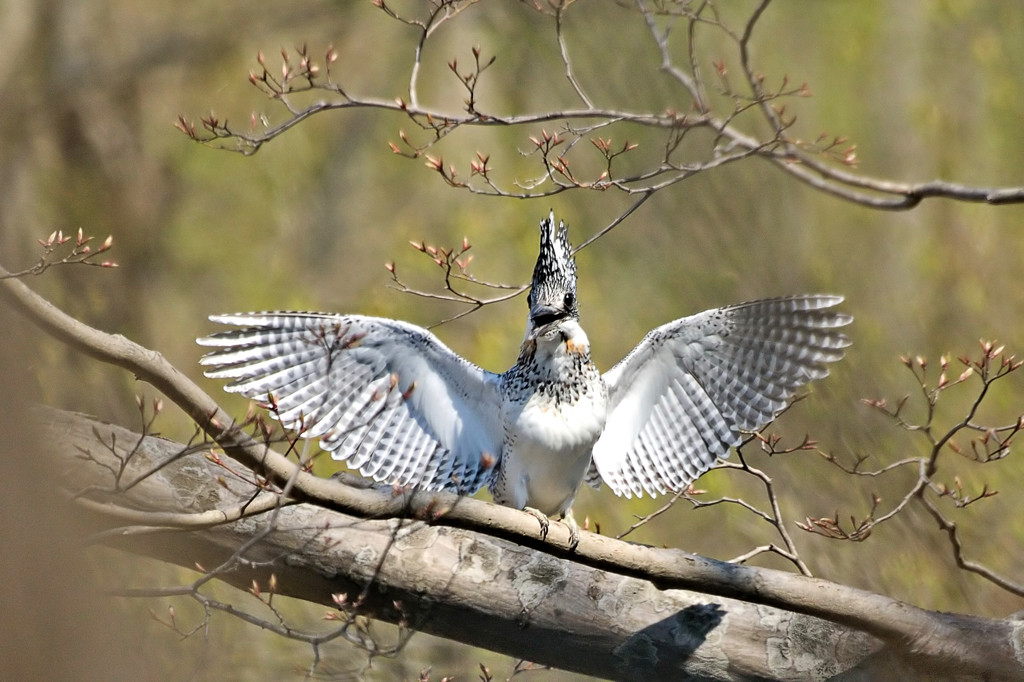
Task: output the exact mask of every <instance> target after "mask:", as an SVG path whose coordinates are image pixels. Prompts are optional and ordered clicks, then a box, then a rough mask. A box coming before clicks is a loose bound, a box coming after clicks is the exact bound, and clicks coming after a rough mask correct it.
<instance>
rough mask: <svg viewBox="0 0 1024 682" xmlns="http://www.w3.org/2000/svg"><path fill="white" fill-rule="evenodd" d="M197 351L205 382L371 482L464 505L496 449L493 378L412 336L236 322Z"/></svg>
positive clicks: (273, 321)
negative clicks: (260, 406) (260, 408)
mask: <svg viewBox="0 0 1024 682" xmlns="http://www.w3.org/2000/svg"><path fill="white" fill-rule="evenodd" d="M210 319H211V320H212V321H214V322H219V323H221V324H229V325H237V326H238V327H239V328H237V329H231V330H228V331H223V332H219V333H216V334H213V335H211V336H208V337H205V338H201V339H197V343H199V344H200V345H202V346H208V347H212V348H213V349H214V350H213V351H211V352H210V353H208V354H207V355H204V356H203V357H202V359H201V360H200V363H201V364H203V365H205V366H206V367H208V369H206V370H205V373H206V376H208V377H211V378H214V379H230V380H232V381H231V383H230V384H228V385H227V386H226V387H225V390H227V391H230V392H235V393H241V394H243V395H245V396H248V397H249V398H253V399H255V400H258V401H261V402H263V403H265V404H267V405H268V406H269V407H270V408H271V413H272V414H273V416H274V417H275V418H277V419H279V420H280V421H281V423H282V424H283V425H285V426H287V427H288V428H290V429H293V430H295V431H297V432H299V433H300V435H301V436H302V437H304V438H319V439H320V445H321V447H322V448H323V449H324V450H328V451H330V452H331V454H332V456H333V457H334V458H335V459H340V460H348V462H349V465H350V466H352V467H354V468H356V469H358V470H359V471H360V472H361V473H362V474H363V475H364V476H368V477H372V478H374V479H375V480H378V481H385V482H388V483H395V484H398V485H403V486H405V485H409V486H416V487H422V488H425V489H428V490H450V491H452V492H457V493H459V494H463V495H469V494H472V493H474V492H476V491H477V490H479V489H480V487H481V486H482V485H483V484H485V483H487V481H488V480H489V478H490V475H491V473H492V472H493V471H494V468H495V465H496V464H497V463H498V462H497V460H498V457H499V456H500V454H501V445H502V440H503V437H504V434H503V430H502V425H501V419H500V414H499V393H498V388H497V375H495V374H493V373H491V372H487V371H485V370H483V369H481V368H479V367H477V366H476V365H473V364H471V363H469V362H467V361H465V360H463V359H462V358H460V357H459V356H458V355H456V354H455V353H453V352H452V351H451V350H449V349H448V348H447V347H446V346H445V345H444V344H442V343H441V342H440V341H439V340H438V339H437V337H435V336H434V335H433V334H431V333H430V332H428V331H427V330H425V329H422V328H420V327H416V326H414V325H411V324H406V323H403V322H398V321H394V320H386V319H381V318H373V317H362V316H357V315H329V314H321V313H290V312H274V313H239V314H233V315H216V316H213V317H211V318H210Z"/></svg>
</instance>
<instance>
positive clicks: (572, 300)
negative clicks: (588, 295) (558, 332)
mask: <svg viewBox="0 0 1024 682" xmlns="http://www.w3.org/2000/svg"><path fill="white" fill-rule="evenodd" d="M527 302H528V304H529V306H530V320H529V324H528V325H527V327H528V329H527V334H528V335H534V336H536V335H540V334H544V333H546V332H547V331H552V330H555V329H557V328H559V327H560V323H562V322H564V321H566V320H572V321H574V322H575V321H578V320H579V316H580V313H579V305H578V303H577V301H576V261H575V260H574V259H573V257H572V246H571V245H570V244H569V227H568V225H566V224H565V223H564V222H562V221H559V222H558V227H557V228H556V227H555V214H554V211H552V212H551V213H550V214H549V215H548V217H547V218H546V219H545V220H542V221H541V223H540V255H539V256H537V265H536V266H534V268H533V283H532V284H531V285H530V296H529V298H528V299H527Z"/></svg>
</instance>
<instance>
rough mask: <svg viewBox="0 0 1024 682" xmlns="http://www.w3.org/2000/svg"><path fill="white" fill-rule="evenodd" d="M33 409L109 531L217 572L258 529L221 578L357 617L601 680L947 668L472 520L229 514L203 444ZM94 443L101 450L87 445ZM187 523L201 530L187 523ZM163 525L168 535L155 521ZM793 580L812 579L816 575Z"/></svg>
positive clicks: (840, 627)
mask: <svg viewBox="0 0 1024 682" xmlns="http://www.w3.org/2000/svg"><path fill="white" fill-rule="evenodd" d="M39 414H40V416H41V420H40V421H41V423H42V428H44V429H45V433H46V434H47V437H46V441H47V442H48V443H49V445H50V447H52V450H53V453H54V454H55V455H56V456H57V457H59V458H60V460H61V461H62V463H63V466H62V470H63V471H64V473H65V478H64V484H65V486H66V487H67V488H68V489H69V491H70V492H79V491H81V490H83V489H86V488H89V489H90V491H89V492H88V493H87V494H86V495H83V496H81V497H80V498H79V503H80V504H81V505H82V507H83V508H84V509H86V510H87V511H88V514H89V517H90V519H91V521H92V523H93V524H94V527H95V528H96V529H97V530H101V529H102V530H105V531H107V534H106V535H105V538H106V542H108V543H109V544H111V545H114V546H117V547H120V548H123V549H126V550H128V551H131V552H136V553H139V554H143V555H147V556H153V557H157V558H160V559H163V560H166V561H170V562H174V563H177V564H180V565H182V566H186V567H194V566H195V565H196V563H197V562H198V563H199V564H200V565H202V566H206V567H210V566H216V565H219V564H220V563H221V562H223V561H225V560H227V559H229V558H230V557H231V556H232V555H234V554H235V553H236V552H237V551H238V549H239V547H241V546H242V545H243V544H245V543H250V542H251V541H252V540H253V539H254V538H259V540H258V541H257V542H255V543H252V544H251V546H250V547H249V549H247V550H246V551H245V552H244V557H245V559H247V560H250V561H252V562H255V563H256V564H259V565H260V567H259V568H251V569H248V570H239V571H232V572H228V573H225V574H224V575H223V579H224V580H227V581H228V582H231V583H233V584H235V585H237V586H239V587H242V588H247V587H249V586H250V585H251V584H252V580H253V579H256V580H257V581H258V582H259V583H260V584H261V585H264V586H265V585H267V583H268V581H269V576H270V574H271V573H273V574H275V575H276V580H277V587H276V593H278V594H283V595H287V596H292V597H296V598H299V599H304V600H308V601H312V602H316V603H320V604H324V605H327V606H331V607H333V606H334V601H333V598H332V594H337V593H345V594H346V595H348V596H349V598H350V599H354V598H355V597H356V596H357V595H359V594H361V593H363V592H364V590H365V594H366V599H365V601H364V602H363V603H362V605H361V606H360V612H361V613H363V614H365V615H367V616H370V617H372V618H376V619H381V620H384V621H389V622H396V621H398V620H400V619H404V620H405V621H406V622H408V623H409V625H410V626H411V627H414V628H416V629H419V630H422V631H425V632H429V633H432V634H436V635H440V636H443V637H448V638H451V639H454V640H458V641H461V642H466V643H469V644H473V645H475V646H481V647H485V648H488V649H491V650H495V651H499V652H503V653H506V654H509V655H513V656H516V657H520V658H525V659H528V660H533V661H536V662H539V663H544V664H548V665H552V666H555V667H558V668H563V669H568V670H573V671H577V672H582V673H586V674H589V675H594V676H597V677H607V678H614V679H635V680H651V679H671V680H683V679H694V680H737V679H741V680H746V679H765V678H767V679H779V680H823V679H842V680H861V679H863V680H868V679H879V678H880V677H892V676H893V675H900V676H902V677H904V678H907V677H911V676H921V677H928V678H929V679H935V678H936V677H938V676H940V675H938V672H939V671H936V670H934V669H931V670H929V669H928V667H927V665H925V667H921V663H922V662H921V661H915V660H913V659H912V658H910V657H907V656H906V655H904V654H902V653H898V651H897V649H896V648H895V647H893V646H892V645H891V644H886V643H885V642H883V641H882V640H880V639H879V638H876V637H874V636H871V635H869V634H866V633H864V632H862V631H860V630H858V629H855V628H852V627H849V626H848V625H844V624H841V623H837V622H834V621H829V620H827V619H823V618H818V617H814V616H810V615H805V614H802V613H798V612H794V611H792V610H785V609H781V608H777V607H773V606H767V605H763V604H758V603H754V602H751V601H743V600H739V599H735V598H730V597H726V596H720V595H717V596H716V595H713V594H704V593H700V592H695V591H689V590H682V589H659V587H657V586H656V585H655V584H654V582H652V581H651V580H644V579H640V578H638V577H634V576H631V575H624V574H622V573H616V572H614V571H610V570H603V569H599V568H595V567H593V566H589V565H585V564H584V563H581V562H579V561H576V560H573V558H571V557H568V556H555V555H553V554H552V553H548V552H545V551H543V550H541V549H537V548H533V547H527V546H524V545H522V544H517V543H515V542H512V541H509V540H507V539H502V538H499V537H494V536H490V535H487V534H484V533H481V532H477V531H472V530H466V529H460V528H453V527H450V526H445V525H440V524H439V523H433V524H428V523H426V522H424V521H420V520H412V519H408V518H390V519H386V520H367V519H363V518H359V517H357V516H354V515H351V514H344V513H340V512H338V511H333V510H330V509H325V508H323V507H322V506H318V505H314V504H309V503H289V504H287V505H284V506H280V507H276V506H275V499H276V498H275V497H274V496H272V494H270V493H264V494H263V495H261V496H259V497H257V498H256V499H255V500H254V501H253V502H252V503H251V505H250V508H260V507H261V506H262V508H264V509H265V511H262V512H260V513H258V514H255V515H250V516H244V517H242V518H236V517H237V516H238V511H239V509H240V505H243V504H245V503H246V502H247V501H249V500H251V499H252V495H253V493H252V488H251V486H249V485H247V484H244V483H242V482H239V481H237V480H234V479H231V478H230V477H224V475H223V474H224V470H223V469H222V468H220V467H218V466H217V465H215V464H213V463H211V462H210V461H208V460H207V459H205V458H204V457H203V455H202V454H201V453H199V452H195V453H192V454H188V455H185V456H182V455H181V453H182V452H183V450H184V446H182V445H180V444H177V443H174V442H171V441H167V440H163V439H159V438H152V437H146V438H141V437H140V436H138V435H137V434H134V433H132V432H130V431H127V430H125V429H122V428H120V427H117V426H112V425H109V424H103V423H100V422H97V421H95V420H93V419H90V418H88V417H85V416H83V415H79V414H74V413H68V412H58V411H54V410H49V409H46V410H42V411H40V413H39ZM111 443H116V444H117V445H116V446H115V448H114V450H115V451H116V452H119V453H121V454H122V455H123V454H124V453H126V452H128V451H129V450H132V449H134V454H133V456H132V458H131V460H130V461H129V465H128V467H127V468H126V469H125V471H124V473H123V475H122V476H121V482H122V487H124V484H126V483H127V482H134V481H136V480H138V483H136V484H135V485H133V486H131V487H130V488H129V489H127V490H125V491H122V492H118V491H116V490H115V489H114V486H113V475H112V473H111V471H110V470H109V469H107V468H104V467H103V466H101V464H106V465H108V466H111V467H116V466H117V465H118V462H117V460H116V459H115V457H114V454H113V453H112V452H111V449H110V448H109V447H107V446H108V445H110V444H111ZM208 450H209V448H206V451H208ZM86 451H87V452H88V453H89V455H90V457H91V458H93V459H92V460H90V459H89V458H83V457H82V456H81V453H82V452H86ZM224 461H225V463H226V464H227V465H228V466H229V467H231V468H233V469H235V470H238V471H243V470H245V466H244V465H243V464H242V463H240V462H235V461H231V460H228V459H225V460H224ZM168 462H169V463H168ZM165 463H166V464H165ZM337 485H338V486H342V485H344V484H342V483H340V482H339V483H337ZM380 494H382V495H383V493H380ZM480 504H484V503H480ZM488 506H492V505H488ZM496 509H498V508H496ZM534 524H535V521H534ZM183 526H184V527H192V528H193V530H191V531H190V532H181V530H180V528H181V527H183ZM160 528H165V529H166V530H164V531H160V530H154V529H160ZM112 529H113V530H112ZM604 540H607V539H604ZM607 541H608V542H612V543H616V544H618V545H621V547H619V548H618V549H619V551H620V552H621V553H622V556H628V555H630V554H631V553H634V552H643V551H647V550H648V548H643V547H638V546H634V545H629V544H628V543H623V542H617V541H612V540H607ZM680 555H681V556H688V555H682V554H681V553H680ZM716 563H717V562H716ZM734 568H743V570H745V571H750V570H753V571H754V572H753V574H752V575H754V576H757V575H758V574H759V572H760V569H747V568H746V567H731V566H729V565H727V564H720V565H719V567H718V570H720V571H723V572H729V571H730V570H732V569H734ZM765 573H768V572H765ZM790 577H791V578H792V579H794V580H796V581H797V582H798V583H802V584H804V586H805V587H806V588H807V589H813V587H814V584H815V583H816V582H818V581H808V580H806V579H803V578H800V577H799V576H790ZM368 585H369V586H370V589H365V588H367V586H368ZM396 601H397V602H399V603H400V604H401V611H399V610H396V608H395V602H396ZM925 664H927V662H926V661H925ZM915 666H917V667H915ZM965 672H967V671H957V670H955V669H953V668H947V669H946V670H945V671H944V674H943V675H941V676H950V677H951V678H952V677H956V678H957V679H963V677H962V676H960V673H965ZM991 672H995V673H996V676H999V673H998V670H994V671H991Z"/></svg>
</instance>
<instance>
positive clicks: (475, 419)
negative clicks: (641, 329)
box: [197, 211, 853, 549]
mask: <svg viewBox="0 0 1024 682" xmlns="http://www.w3.org/2000/svg"><path fill="white" fill-rule="evenodd" d="M576 286H577V274H576V262H575V255H574V253H573V250H572V246H571V244H570V242H569V237H568V225H567V224H566V223H565V222H564V221H559V222H558V224H557V226H556V224H555V216H554V212H553V211H551V212H550V213H549V215H548V216H547V217H546V218H545V219H544V220H542V221H541V223H540V252H539V255H538V257H537V262H536V265H535V267H534V270H533V278H532V282H531V285H530V291H529V295H528V297H527V305H528V316H527V321H526V332H525V335H524V337H523V341H522V344H521V346H520V350H519V355H518V358H517V360H516V362H515V364H514V365H512V367H511V368H509V369H508V370H507V371H506V372H504V373H502V374H497V373H494V372H490V371H488V370H485V369H482V368H481V367H479V366H477V365H475V364H473V363H472V362H470V361H468V360H466V359H464V358H462V357H460V356H459V355H457V354H456V353H455V352H453V351H452V350H450V349H449V348H448V347H447V346H445V345H444V344H443V343H442V342H441V341H440V340H439V339H438V338H437V337H436V336H435V335H434V334H433V333H431V332H430V331H428V330H426V329H424V328H422V327H419V326H416V325H413V324H410V323H407V322H403V321H399V320H392V319H386V318H381V317H368V316H362V315H348V314H333V313H304V312H256V313H235V314H226V315H213V316H211V317H210V320H211V321H212V322H214V323H218V324H223V325H229V326H230V327H231V328H230V329H227V330H223V331H219V332H215V333H213V334H211V335H209V336H206V337H203V338H199V339H197V343H199V344H200V345H201V346H204V347H206V348H209V349H211V350H210V351H209V352H207V354H205V355H204V356H202V358H201V359H200V363H201V365H202V366H203V367H204V368H205V369H204V374H205V375H206V376H207V377H209V378H212V379H219V380H228V382H229V383H227V384H226V386H225V390H227V391H229V392H233V393H240V394H242V395H244V396H247V397H249V398H251V399H254V400H256V401H259V402H261V403H262V404H263V405H264V406H267V407H269V408H270V411H271V416H273V417H274V418H275V419H277V420H278V421H280V422H281V423H282V425H284V426H285V427H287V428H289V429H292V430H293V431H295V432H296V433H297V434H298V435H299V436H300V437H302V438H306V439H318V440H319V444H320V447H321V449H322V450H325V451H327V452H330V453H331V456H332V457H333V458H334V459H337V460H344V461H346V462H347V463H348V465H349V466H350V467H351V468H353V469H356V470H358V471H359V472H360V473H361V474H362V475H363V476H365V477H367V478H371V479H373V480H374V481H377V482H379V483H381V484H389V485H393V486H398V487H400V488H415V489H420V490H428V491H450V492H454V493H456V494H458V495H473V494H475V493H477V492H478V491H479V490H481V489H482V488H483V487H484V486H487V487H488V489H489V491H490V494H491V496H492V498H493V500H494V501H495V502H496V503H498V504H501V505H505V506H509V507H513V508H516V509H521V510H525V511H527V512H529V513H530V514H532V515H534V516H535V517H536V518H537V519H538V521H539V522H540V524H541V538H542V539H544V538H546V536H547V533H548V528H549V519H550V518H560V519H562V520H563V522H564V523H565V524H566V525H567V527H568V530H569V539H570V547H571V548H573V549H575V547H576V546H577V544H578V542H579V539H580V531H579V526H578V524H577V523H576V521H575V519H574V517H573V515H572V504H573V502H574V500H575V499H576V496H577V494H578V492H579V490H580V489H581V487H582V485H583V483H584V482H587V483H588V484H590V485H592V486H594V487H600V485H601V484H602V482H603V483H604V484H606V485H607V486H608V487H609V488H610V489H611V490H612V491H613V492H614V493H615V494H616V495H619V496H624V497H626V498H630V497H633V496H637V497H642V496H643V495H644V494H645V493H646V494H648V495H650V496H652V497H653V496H657V495H660V494H665V493H669V492H677V491H681V490H685V489H686V488H687V486H688V485H690V483H692V482H693V481H694V480H696V479H697V478H698V477H699V476H700V475H702V474H703V473H704V472H706V471H707V470H708V469H710V468H711V467H712V465H714V464H715V462H716V461H718V460H719V459H720V458H723V459H724V458H727V457H728V456H729V454H730V451H731V449H732V448H734V447H736V446H738V445H739V444H740V443H741V442H742V440H743V439H744V438H746V437H749V434H750V433H752V432H756V431H757V430H759V429H762V428H763V427H764V426H765V425H767V424H768V423H770V422H771V421H772V420H774V419H775V417H776V416H777V415H778V414H779V413H780V412H781V411H783V410H784V409H785V408H786V407H787V406H788V405H789V404H790V402H791V401H792V400H793V398H794V397H795V396H796V394H797V393H798V392H799V391H800V390H801V389H802V388H803V387H804V386H805V385H807V384H808V383H809V382H811V381H813V380H816V379H821V378H823V377H825V376H827V375H828V371H829V370H828V365H829V363H833V362H836V361H838V360H840V359H841V358H842V357H843V356H844V352H845V350H844V349H845V348H846V347H848V346H849V345H850V340H849V338H848V336H847V335H846V334H845V333H844V331H843V328H844V327H846V326H847V325H848V324H850V322H852V319H853V318H852V317H851V316H849V315H847V314H845V313H842V312H838V311H837V310H836V306H838V305H839V304H840V303H841V302H842V301H843V298H842V297H841V296H836V295H825V294H814V295H810V294H804V295H796V296H787V297H781V298H770V299H763V300H755V301H749V302H746V303H739V304H736V305H729V306H726V307H722V308H715V309H711V310H707V311H704V312H701V313H698V314H696V315H691V316H688V317H683V318H680V319H677V320H675V321H672V322H669V323H667V324H663V325H661V326H659V327H657V328H655V329H653V330H651V331H650V332H649V333H648V334H647V335H646V336H645V337H644V338H643V340H641V341H640V343H639V344H638V345H637V346H636V347H635V348H633V350H632V351H630V352H629V354H627V355H626V356H625V357H624V358H623V359H622V360H621V361H620V362H618V363H617V364H615V365H614V366H613V367H612V368H611V369H609V370H608V371H606V372H604V373H601V372H600V371H599V370H598V369H597V367H596V366H595V365H594V363H593V361H592V359H591V350H590V340H589V338H588V336H587V334H586V332H585V331H584V330H583V328H582V327H581V326H580V316H579V302H578V299H577V296H576Z"/></svg>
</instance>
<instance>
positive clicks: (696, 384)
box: [587, 295, 852, 497]
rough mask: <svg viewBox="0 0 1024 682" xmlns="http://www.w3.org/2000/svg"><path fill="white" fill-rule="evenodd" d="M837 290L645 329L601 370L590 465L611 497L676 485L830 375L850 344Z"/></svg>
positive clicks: (705, 467)
mask: <svg viewBox="0 0 1024 682" xmlns="http://www.w3.org/2000/svg"><path fill="white" fill-rule="evenodd" d="M842 300H843V299H842V298H840V297H839V296H813V295H812V296H793V297H789V298H775V299H770V300H764V301H752V302H750V303H741V304H739V305H734V306H729V307H726V308H718V309H715V310H708V311H705V312H703V313H699V314H697V315H692V316H690V317H684V318H682V319H679V320H676V321H675V322H669V323H668V324H666V325H662V326H661V327H658V328H657V329H655V330H653V331H652V332H650V333H649V334H648V335H647V336H646V337H645V338H644V340H643V341H641V342H640V344H639V345H637V347H636V348H634V349H633V351H632V352H630V354H629V355H627V356H626V357H625V358H624V359H623V360H622V361H621V362H620V363H619V364H617V365H615V367H613V368H612V369H611V370H609V371H608V372H607V373H605V375H604V379H605V383H607V384H608V391H609V396H608V399H609V404H608V421H607V423H606V425H605V429H604V432H603V433H602V435H601V438H600V439H599V440H598V441H597V443H596V444H595V445H594V450H593V456H594V459H593V464H592V466H591V471H590V472H589V473H588V476H587V481H588V482H590V483H594V482H596V480H595V479H596V477H595V476H594V473H595V472H594V469H595V468H596V470H597V473H600V478H601V479H603V480H604V481H605V482H606V483H607V484H608V485H609V487H611V489H612V490H614V491H615V492H616V493H617V494H619V495H626V496H627V497H628V496H630V495H638V496H639V495H642V494H643V492H645V491H646V492H647V493H648V494H651V495H655V494H657V493H665V492H668V491H677V490H681V489H683V488H685V487H686V485H688V484H689V483H690V482H691V481H693V480H694V479H696V478H697V477H698V476H700V475H701V474H702V473H704V472H705V471H707V470H708V468H710V467H711V465H712V464H714V462H715V460H716V459H717V458H719V457H727V456H728V454H729V449H730V448H731V447H734V446H736V445H738V444H739V442H740V440H741V439H742V437H743V434H744V433H745V432H749V431H753V430H755V429H759V428H761V427H762V426H764V425H765V424H767V423H768V422H770V421H771V420H772V419H774V418H775V416H776V415H777V414H778V413H779V412H780V411H781V410H782V409H783V408H785V407H786V405H788V404H789V400H790V399H791V398H792V397H793V396H794V394H795V393H796V392H797V391H798V390H799V389H800V388H801V387H802V386H804V385H805V384H807V383H808V382H810V381H812V380H814V379H820V378H822V377H824V376H826V375H827V374H828V367H827V363H830V362H835V361H836V360H839V359H840V358H842V357H843V349H844V348H845V347H846V346H848V345H849V343H850V341H849V339H848V338H847V337H846V335H845V334H843V333H842V331H840V328H841V327H843V326H845V325H847V324H849V323H850V321H851V320H852V318H851V317H850V316H849V315H844V314H842V313H838V312H835V311H834V310H831V308H833V307H834V306H835V305H837V304H839V303H840V302H841V301H842Z"/></svg>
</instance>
